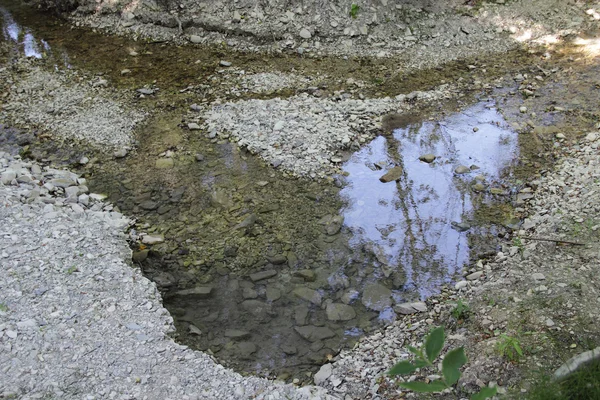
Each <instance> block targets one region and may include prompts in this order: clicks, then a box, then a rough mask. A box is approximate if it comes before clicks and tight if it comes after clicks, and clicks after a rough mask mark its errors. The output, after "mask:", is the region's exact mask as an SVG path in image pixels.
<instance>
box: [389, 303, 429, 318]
mask: <svg viewBox="0 0 600 400" xmlns="http://www.w3.org/2000/svg"><path fill="white" fill-rule="evenodd" d="M394 311H396V312H397V313H398V314H404V315H409V314H416V313H419V312H425V311H427V304H425V303H424V302H422V301H418V302H413V303H402V304H398V305H396V306H395V307H394Z"/></svg>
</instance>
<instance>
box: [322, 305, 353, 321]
mask: <svg viewBox="0 0 600 400" xmlns="http://www.w3.org/2000/svg"><path fill="white" fill-rule="evenodd" d="M325 313H326V314H327V319H328V320H330V321H348V320H351V319H352V318H354V317H356V311H354V308H352V307H350V306H349V305H346V304H341V303H329V304H327V308H326V309H325Z"/></svg>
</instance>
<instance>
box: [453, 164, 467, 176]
mask: <svg viewBox="0 0 600 400" xmlns="http://www.w3.org/2000/svg"><path fill="white" fill-rule="evenodd" d="M469 172H471V169H470V168H469V167H466V166H464V165H459V166H458V167H456V168H455V169H454V173H455V174H457V175H461V174H466V173H469Z"/></svg>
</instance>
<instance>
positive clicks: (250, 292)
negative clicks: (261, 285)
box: [242, 288, 258, 300]
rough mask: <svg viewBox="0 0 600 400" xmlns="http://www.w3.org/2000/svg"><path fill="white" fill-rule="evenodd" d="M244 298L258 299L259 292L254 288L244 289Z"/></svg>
mask: <svg viewBox="0 0 600 400" xmlns="http://www.w3.org/2000/svg"><path fill="white" fill-rule="evenodd" d="M242 297H243V298H244V300H250V299H256V298H258V292H257V291H256V290H254V289H252V288H244V290H242Z"/></svg>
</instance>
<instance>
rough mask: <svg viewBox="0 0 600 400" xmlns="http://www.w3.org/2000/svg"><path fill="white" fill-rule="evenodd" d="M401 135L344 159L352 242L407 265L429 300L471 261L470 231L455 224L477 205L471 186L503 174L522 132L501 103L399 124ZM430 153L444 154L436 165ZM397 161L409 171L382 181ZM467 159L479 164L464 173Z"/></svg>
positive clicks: (386, 261) (383, 259)
mask: <svg viewBox="0 0 600 400" xmlns="http://www.w3.org/2000/svg"><path fill="white" fill-rule="evenodd" d="M474 127H477V128H478V130H477V132H474V131H473V128H474ZM393 139H394V140H391V139H390V140H388V141H386V138H384V137H377V138H376V139H374V140H373V141H372V142H371V143H370V144H369V145H368V146H366V147H364V148H363V149H362V150H360V151H359V152H357V153H356V154H354V155H353V156H352V157H351V159H350V160H349V161H348V162H347V163H346V164H345V165H344V170H345V171H346V172H348V173H349V176H348V179H347V181H348V185H347V186H346V187H345V188H344V189H343V190H342V192H341V194H342V197H343V198H344V199H345V200H346V201H347V206H346V208H345V209H344V210H342V212H343V215H344V221H345V224H346V226H347V227H348V228H350V230H351V231H352V232H353V233H354V236H353V238H352V241H351V244H352V245H353V246H364V247H365V248H368V249H370V251H372V252H373V253H374V255H375V257H376V258H377V260H378V261H379V263H380V264H381V265H382V267H383V268H388V269H391V270H396V269H398V268H402V269H403V270H404V271H405V273H406V277H407V280H406V285H405V289H408V288H410V287H411V286H413V287H414V290H416V291H417V292H418V294H419V297H421V298H426V297H427V296H429V295H431V294H432V293H433V292H434V291H435V290H436V288H437V287H439V286H440V285H441V284H443V283H444V282H448V281H449V280H450V278H451V277H452V276H453V275H454V274H455V273H456V272H458V271H460V269H461V268H462V266H463V265H465V264H466V263H467V262H468V261H469V247H468V241H467V236H466V234H465V233H459V232H457V231H455V230H454V229H452V228H451V222H453V221H462V220H464V219H468V218H469V215H470V213H471V212H472V211H473V204H472V200H471V194H472V193H471V191H470V190H469V188H468V184H469V183H470V182H471V181H472V180H473V179H474V177H475V176H476V175H483V176H484V177H485V179H486V181H487V182H493V181H495V180H498V179H499V178H500V174H501V172H502V170H503V169H504V168H506V167H507V166H509V165H510V164H511V163H512V162H513V161H514V160H515V159H516V158H517V156H518V142H517V135H516V133H514V132H511V131H510V130H508V128H507V127H506V126H505V123H504V120H503V118H502V116H501V115H500V114H498V112H497V111H496V110H495V109H494V108H492V107H491V106H490V105H486V104H483V103H481V104H477V105H475V106H472V107H471V108H469V109H467V110H466V111H464V112H462V113H458V114H454V115H452V116H450V117H448V118H446V119H444V120H442V121H440V122H439V123H433V122H424V123H420V124H415V125H410V126H408V127H406V128H402V129H397V130H396V131H394V134H393ZM388 143H389V146H390V148H389V150H388ZM388 151H397V155H396V156H395V157H390V154H389V153H388ZM427 153H432V154H434V155H436V157H437V158H436V160H435V161H434V162H433V163H431V164H427V163H425V162H422V161H419V156H421V155H424V154H427ZM395 162H396V163H398V162H401V165H402V167H403V168H404V173H403V177H402V178H401V179H400V180H399V182H398V183H394V182H390V183H381V182H380V181H379V178H380V177H381V176H382V175H383V174H384V173H385V172H386V171H387V170H388V169H390V168H391V167H393V166H394V163H395ZM375 164H378V165H380V166H383V167H384V169H383V170H379V169H377V168H375ZM461 164H462V165H466V166H471V165H476V166H478V167H479V169H478V170H474V171H472V172H471V173H469V174H466V175H461V176H456V175H455V174H454V169H455V168H456V166H458V165H461Z"/></svg>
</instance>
